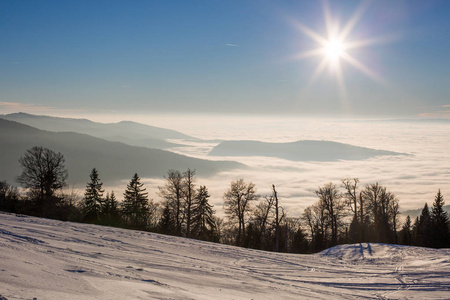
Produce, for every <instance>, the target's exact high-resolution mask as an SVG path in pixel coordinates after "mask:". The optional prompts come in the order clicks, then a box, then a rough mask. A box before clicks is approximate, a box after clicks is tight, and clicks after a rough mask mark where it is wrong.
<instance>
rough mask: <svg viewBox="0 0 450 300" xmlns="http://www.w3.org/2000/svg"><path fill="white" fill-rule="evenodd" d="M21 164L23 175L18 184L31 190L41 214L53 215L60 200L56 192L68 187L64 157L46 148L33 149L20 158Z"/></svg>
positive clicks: (18, 179) (18, 178)
mask: <svg viewBox="0 0 450 300" xmlns="http://www.w3.org/2000/svg"><path fill="white" fill-rule="evenodd" d="M19 163H20V165H21V167H22V173H21V174H20V176H19V177H17V182H19V183H20V184H21V185H22V186H23V187H24V188H26V189H29V191H30V195H32V197H33V198H34V199H35V200H36V205H37V209H38V210H40V211H41V213H43V214H45V215H48V214H51V213H52V211H53V210H54V209H55V206H56V205H57V203H58V202H59V200H60V199H58V198H57V197H55V191H56V190H59V189H61V188H62V187H64V186H65V185H66V179H67V177H68V172H67V170H66V168H65V165H64V163H65V159H64V156H63V155H62V154H61V153H56V152H54V151H52V150H50V149H48V148H45V147H33V148H31V149H28V150H27V151H26V152H25V154H24V155H23V156H22V157H20V158H19ZM44 204H45V205H46V207H44Z"/></svg>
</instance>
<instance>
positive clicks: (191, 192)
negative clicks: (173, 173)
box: [182, 169, 195, 237]
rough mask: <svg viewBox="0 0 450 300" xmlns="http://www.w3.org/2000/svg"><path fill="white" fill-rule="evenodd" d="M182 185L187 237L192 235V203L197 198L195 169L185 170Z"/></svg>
mask: <svg viewBox="0 0 450 300" xmlns="http://www.w3.org/2000/svg"><path fill="white" fill-rule="evenodd" d="M182 187H183V190H182V191H183V195H184V200H185V210H186V237H190V235H191V223H192V204H193V201H194V198H195V170H191V169H187V171H186V172H183V182H182Z"/></svg>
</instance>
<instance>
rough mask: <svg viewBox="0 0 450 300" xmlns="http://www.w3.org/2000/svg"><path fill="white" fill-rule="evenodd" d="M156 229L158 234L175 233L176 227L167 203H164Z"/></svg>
mask: <svg viewBox="0 0 450 300" xmlns="http://www.w3.org/2000/svg"><path fill="white" fill-rule="evenodd" d="M157 229H158V232H160V233H163V234H175V233H176V232H177V229H176V225H175V224H174V222H173V216H172V209H171V207H170V204H169V202H166V204H165V205H164V209H163V211H162V214H161V219H160V220H159V222H158V226H157Z"/></svg>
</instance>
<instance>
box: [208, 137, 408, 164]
mask: <svg viewBox="0 0 450 300" xmlns="http://www.w3.org/2000/svg"><path fill="white" fill-rule="evenodd" d="M208 155H211V156H269V157H278V158H282V159H287V160H292V161H337V160H362V159H368V158H371V157H374V156H379V155H404V154H402V153H397V152H392V151H384V150H375V149H370V148H364V147H357V146H352V145H348V144H342V143H337V142H330V141H297V142H292V143H264V142H258V141H225V142H222V143H220V144H219V145H217V146H216V147H214V148H213V149H212V150H211V151H210V152H209V153H208Z"/></svg>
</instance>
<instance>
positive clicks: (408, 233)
mask: <svg viewBox="0 0 450 300" xmlns="http://www.w3.org/2000/svg"><path fill="white" fill-rule="evenodd" d="M400 239H401V243H402V245H412V229H411V217H410V216H409V215H408V216H407V217H406V221H405V224H403V227H402V230H401V231H400Z"/></svg>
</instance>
